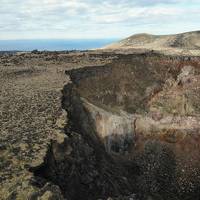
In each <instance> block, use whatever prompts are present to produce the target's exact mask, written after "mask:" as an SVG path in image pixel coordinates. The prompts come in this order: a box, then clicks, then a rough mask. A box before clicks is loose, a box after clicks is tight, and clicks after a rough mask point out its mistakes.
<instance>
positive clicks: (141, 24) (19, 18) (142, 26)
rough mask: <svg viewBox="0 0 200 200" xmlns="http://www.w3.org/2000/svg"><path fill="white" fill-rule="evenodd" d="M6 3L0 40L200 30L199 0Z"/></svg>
mask: <svg viewBox="0 0 200 200" xmlns="http://www.w3.org/2000/svg"><path fill="white" fill-rule="evenodd" d="M0 4H1V7H0V39H6V38H21V37H25V38H50V37H55V38H56V37H57V38H60V37H62V38H70V37H78V38H82V37H84V38H85V37H87V38H91V37H93V38H95V37H113V36H115V37H125V36H127V35H130V34H133V33H135V32H152V31H153V32H154V33H163V34H165V33H168V32H172V31H173V30H174V32H178V31H182V30H188V31H189V28H191V27H193V29H194V28H195V27H196V29H200V23H199V22H198V19H199V17H200V12H199V11H200V2H199V0H190V1H189V0H118V1H117V3H116V0H102V1H100V0H0ZM183 19H184V21H183ZM183 22H184V23H185V25H184V23H183ZM163 23H164V24H163ZM164 25H165V27H166V28H165V27H163V26H164ZM174 27H176V28H174ZM170 28H171V29H173V30H170ZM187 28H188V29H187Z"/></svg>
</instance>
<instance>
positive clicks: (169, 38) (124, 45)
mask: <svg viewBox="0 0 200 200" xmlns="http://www.w3.org/2000/svg"><path fill="white" fill-rule="evenodd" d="M128 48H144V49H153V50H154V49H155V50H162V49H173V48H174V49H184V50H200V31H194V32H187V33H180V34H175V35H151V34H146V33H143V34H136V35H133V36H130V37H128V38H126V39H123V40H121V41H119V42H116V43H113V44H110V45H108V46H105V47H104V49H128Z"/></svg>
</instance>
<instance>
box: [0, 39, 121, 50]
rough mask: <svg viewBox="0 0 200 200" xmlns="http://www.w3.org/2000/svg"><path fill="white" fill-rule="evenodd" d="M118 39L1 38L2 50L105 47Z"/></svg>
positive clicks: (0, 45)
mask: <svg viewBox="0 0 200 200" xmlns="http://www.w3.org/2000/svg"><path fill="white" fill-rule="evenodd" d="M117 40H118V39H70V40H69V39H67V40H61V39H52V40H50V39H40V40H0V51H32V50H35V49H37V50H39V51H45V50H47V51H64V50H89V49H95V48H100V47H103V46H105V45H107V44H110V43H113V42H115V41H117Z"/></svg>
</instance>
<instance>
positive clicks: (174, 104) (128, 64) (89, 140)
mask: <svg viewBox="0 0 200 200" xmlns="http://www.w3.org/2000/svg"><path fill="white" fill-rule="evenodd" d="M66 74H67V75H69V76H70V78H71V83H69V84H67V85H65V87H64V89H63V99H62V106H63V109H64V110H66V111H67V118H68V122H67V125H66V126H65V129H64V132H65V134H66V135H67V138H65V139H64V141H63V142H62V144H59V145H58V142H55V143H53V145H52V146H51V147H50V151H49V153H48V155H47V158H46V161H45V164H44V167H43V168H42V173H41V168H40V170H39V171H37V173H38V174H45V175H43V176H44V177H45V178H46V179H48V180H51V181H52V182H53V183H55V184H56V185H59V186H60V187H61V190H62V191H63V193H64V195H65V197H67V198H68V199H79V198H81V197H82V196H83V195H84V194H85V197H84V198H83V199H97V198H108V197H109V196H113V197H114V196H119V195H120V194H122V195H130V194H132V193H137V194H138V197H137V198H141V199H146V198H147V199H148V198H150V197H151V198H153V199H176V198H177V199H179V198H182V199H198V198H199V195H200V194H199V187H200V167H199V166H200V165H199V164H200V163H199V162H200V145H199V142H200V134H199V133H200V131H199V130H200V115H199V114H200V113H199V100H200V96H199V94H200V91H199V88H200V77H199V76H200V60H199V58H195V57H194V58H188V57H170V56H164V55H157V54H151V53H150V54H141V55H126V56H125V55H124V56H120V57H119V58H118V59H117V60H115V61H113V62H112V63H110V64H107V65H104V66H94V67H85V68H81V69H74V70H70V71H66ZM69 149H70V151H69ZM60 150H61V152H60V153H59V154H58V152H59V151H60ZM55 152H57V153H55ZM57 154H58V155H61V158H62V159H60V156H58V157H57ZM63 156H64V157H63ZM72 188H73V189H72ZM75 191H76V192H75ZM136 196H137V195H136ZM136 196H135V197H134V198H136ZM124 198H125V197H124ZM122 199H123V198H122Z"/></svg>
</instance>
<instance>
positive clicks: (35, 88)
mask: <svg viewBox="0 0 200 200" xmlns="http://www.w3.org/2000/svg"><path fill="white" fill-rule="evenodd" d="M113 58H114V57H113V56H111V57H108V58H107V57H102V56H98V55H95V54H94V55H93V54H89V53H48V52H43V53H38V52H35V53H18V54H14V55H12V54H11V55H8V54H3V55H0V85H1V87H0V127H1V131H0V183H1V189H0V199H7V198H8V199H17V198H18V199H23V198H24V197H25V199H26V192H28V193H29V192H30V193H31V192H32V191H34V189H33V188H32V187H30V188H29V181H30V177H31V176H32V174H31V173H29V172H28V170H27V168H28V166H29V165H30V164H31V163H34V162H40V161H41V159H42V158H43V157H44V155H45V153H46V150H47V146H48V145H49V141H50V139H51V138H52V137H53V135H54V133H55V132H54V129H55V127H56V121H57V118H58V116H60V115H61V114H62V109H61V95H62V94H61V90H62V88H63V86H64V85H65V84H66V83H67V82H68V81H69V80H68V78H67V76H66V75H65V73H64V71H65V70H66V69H69V68H72V67H81V66H85V65H98V64H104V63H105V62H109V61H110V60H111V59H113ZM18 195H19V197H18ZM23 195H24V197H23Z"/></svg>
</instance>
